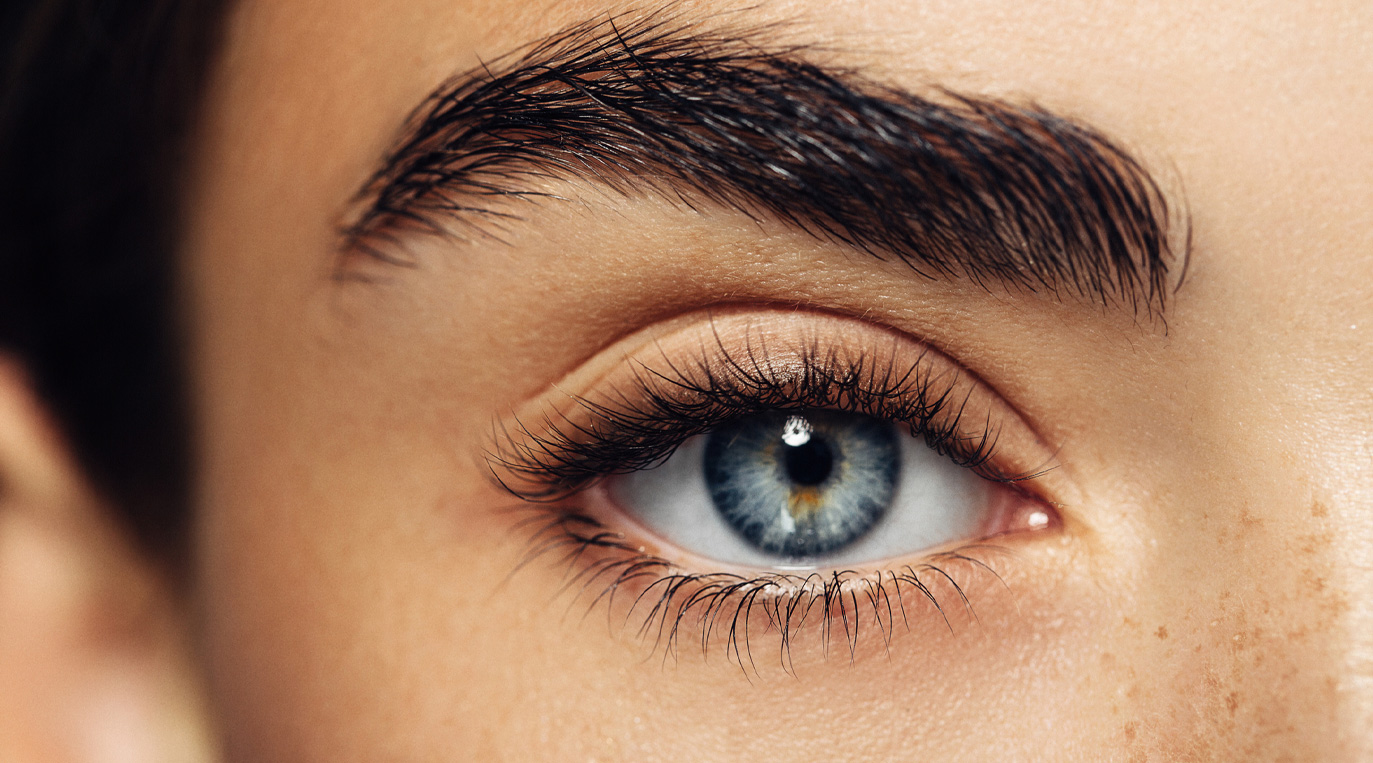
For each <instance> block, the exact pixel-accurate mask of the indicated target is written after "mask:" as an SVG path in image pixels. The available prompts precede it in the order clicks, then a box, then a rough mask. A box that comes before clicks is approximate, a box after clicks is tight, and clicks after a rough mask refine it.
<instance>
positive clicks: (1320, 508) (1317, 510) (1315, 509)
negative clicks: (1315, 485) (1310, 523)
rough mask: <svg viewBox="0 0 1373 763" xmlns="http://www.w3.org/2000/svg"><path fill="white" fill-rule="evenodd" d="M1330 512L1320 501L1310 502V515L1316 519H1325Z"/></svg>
mask: <svg viewBox="0 0 1373 763" xmlns="http://www.w3.org/2000/svg"><path fill="white" fill-rule="evenodd" d="M1329 514H1330V509H1327V508H1325V504H1323V503H1321V502H1320V501H1312V502H1311V516H1313V517H1315V518H1316V519H1325V518H1326V517H1327V516H1329Z"/></svg>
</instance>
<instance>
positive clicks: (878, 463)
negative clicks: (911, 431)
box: [704, 411, 901, 558]
mask: <svg viewBox="0 0 1373 763" xmlns="http://www.w3.org/2000/svg"><path fill="white" fill-rule="evenodd" d="M900 462H901V452H900V445H899V443H898V442H897V436H896V428H895V427H894V426H893V425H891V424H890V423H887V422H883V421H880V420H878V419H874V418H872V417H870V416H860V415H856V414H847V413H841V412H838V411H814V412H809V413H783V412H773V413H767V414H763V415H760V416H753V417H750V418H746V419H743V420H741V421H738V422H735V423H732V424H730V425H727V426H725V427H722V428H720V429H717V430H716V431H715V432H713V433H711V434H710V435H707V436H706V442H705V458H704V467H705V476H704V478H705V483H706V488H707V490H708V491H709V492H710V498H711V501H712V502H713V503H714V505H715V509H716V511H717V512H719V514H720V516H721V518H722V519H723V520H724V521H725V522H726V523H728V524H729V526H730V528H731V529H732V530H734V531H735V532H736V533H738V534H739V536H740V537H741V538H743V539H744V540H745V541H747V542H748V543H750V544H751V545H753V546H754V547H755V548H757V549H759V550H760V551H764V552H766V553H769V554H775V555H777V556H781V557H787V558H803V557H810V556H818V555H821V554H828V553H832V552H835V551H839V550H840V549H843V548H844V547H846V546H848V545H850V544H852V543H853V542H854V541H856V540H858V539H859V538H861V537H863V535H865V534H866V533H867V532H868V531H869V530H871V529H872V527H873V525H875V524H877V522H878V521H879V520H881V519H882V517H883V515H884V514H886V512H887V508H888V506H890V505H891V501H892V496H893V495H894V494H895V493H896V483H897V477H898V476H899V474H900Z"/></svg>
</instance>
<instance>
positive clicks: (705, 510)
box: [607, 419, 992, 571]
mask: <svg viewBox="0 0 1373 763" xmlns="http://www.w3.org/2000/svg"><path fill="white" fill-rule="evenodd" d="M801 422H803V423H804V419H801ZM808 430H809V427H808V426H806V427H801V426H793V421H792V420H788V422H787V428H786V429H785V430H784V432H783V437H784V439H785V438H786V437H788V436H790V437H791V438H792V439H794V440H797V442H795V443H793V442H791V441H790V440H787V441H786V442H787V444H788V445H803V444H805V442H806V441H807V440H808V439H809V437H810V432H809V431H808ZM708 437H709V435H701V436H699V437H693V438H692V439H690V440H687V441H686V442H685V443H683V444H682V445H681V446H680V447H678V449H677V451H676V452H675V453H673V454H672V456H670V457H669V458H668V459H667V460H666V461H665V462H664V463H663V464H661V465H660V466H658V467H656V468H653V469H646V470H643V471H638V472H632V473H630V474H624V475H619V476H616V477H613V478H611V479H610V480H609V481H608V483H607V488H608V492H609V494H610V498H611V500H612V501H613V502H614V503H615V504H616V505H617V506H618V507H620V508H621V509H623V510H624V511H626V512H628V513H629V514H631V515H632V516H633V517H634V518H635V519H637V520H638V521H639V522H641V523H643V525H644V526H645V527H646V528H648V529H649V530H650V531H652V532H653V533H654V534H656V535H657V536H659V537H660V538H661V539H662V540H664V541H666V542H667V543H669V544H672V545H674V546H677V547H679V548H681V549H683V550H684V551H687V552H690V553H692V554H695V555H698V556H701V557H705V558H707V559H711V560H714V561H718V562H721V563H724V564H732V565H739V566H745V567H756V568H767V569H783V570H797V571H800V570H811V569H817V568H820V567H833V566H843V565H861V564H864V563H875V562H880V561H883V560H886V559H892V558H897V557H902V556H910V555H912V554H916V553H919V552H921V551H924V550H927V549H932V548H936V547H939V546H944V545H947V544H950V543H954V542H957V541H960V540H970V539H973V538H975V537H976V535H977V533H978V530H979V529H980V528H981V527H983V526H984V525H985V523H986V521H987V516H986V515H987V512H988V511H989V510H990V506H991V499H992V494H991V488H992V486H991V484H990V483H988V482H987V481H986V480H984V479H982V478H981V477H978V476H977V475H976V474H974V473H973V472H972V471H971V470H969V469H967V468H965V467H961V466H958V465H957V464H955V463H953V462H952V461H951V460H949V459H948V458H947V457H944V456H941V455H939V454H937V453H935V452H934V451H932V450H930V449H929V448H928V447H927V446H926V445H925V444H924V443H922V442H921V441H920V440H917V439H915V438H913V437H910V436H908V435H905V434H902V435H901V436H900V438H899V440H900V443H901V468H900V470H899V472H898V478H897V486H896V492H895V494H894V496H893V498H892V503H891V506H890V507H888V509H887V511H886V513H885V514H884V515H883V517H882V518H881V519H880V520H879V521H878V522H877V524H876V525H874V526H873V528H872V529H871V530H869V531H868V532H867V533H866V534H865V535H863V536H862V537H860V538H859V539H857V540H856V541H854V542H853V543H852V544H850V545H849V546H847V547H845V548H843V549H840V550H839V551H836V552H834V553H832V554H827V555H824V556H818V557H815V558H810V559H800V560H798V559H788V558H781V557H778V556H776V555H773V554H771V553H768V552H765V551H763V550H761V549H758V548H756V547H754V546H753V545H752V544H750V543H749V542H748V541H746V540H744V539H743V538H742V537H740V535H739V534H738V533H737V532H736V531H735V530H734V529H733V528H732V527H731V526H730V525H729V523H728V522H727V521H726V520H725V519H724V518H723V517H722V516H721V515H720V513H719V511H717V510H716V508H715V504H714V502H713V501H712V500H711V497H710V490H709V487H708V486H707V484H706V479H705V469H704V465H703V462H704V458H705V444H706V440H707V438H708ZM802 438H804V439H802Z"/></svg>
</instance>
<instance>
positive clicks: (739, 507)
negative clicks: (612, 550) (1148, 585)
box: [609, 410, 989, 568]
mask: <svg viewBox="0 0 1373 763" xmlns="http://www.w3.org/2000/svg"><path fill="white" fill-rule="evenodd" d="M609 491H610V496H611V498H612V500H613V501H614V502H615V503H616V504H617V505H619V506H620V507H621V508H622V509H623V510H625V511H626V512H628V513H629V514H630V515H632V516H633V517H635V518H637V519H638V520H639V521H641V522H642V523H643V524H644V525H646V526H647V527H648V528H649V529H651V530H653V531H654V532H655V533H656V534H657V535H659V536H660V537H661V538H662V539H663V540H666V541H668V542H669V543H672V544H674V545H676V546H678V547H680V548H682V549H684V550H686V551H689V552H692V553H695V554H699V555H701V556H704V557H707V558H710V559H712V560H715V561H720V562H727V563H735V564H741V565H748V566H759V567H774V568H776V567H784V568H806V567H816V566H820V565H830V564H850V563H861V562H874V561H880V560H882V559H886V558H890V557H894V556H900V555H903V554H910V553H914V552H917V551H921V550H924V549H928V548H932V547H934V546H939V545H942V544H945V543H949V542H953V541H958V540H963V539H970V538H972V537H974V536H975V535H976V534H977V530H978V528H979V527H980V526H982V525H983V524H984V520H985V515H986V513H987V508H986V507H987V504H988V502H989V490H988V483H987V482H986V481H984V480H982V479H981V478H979V477H977V476H976V475H974V474H972V473H971V472H970V471H969V470H967V469H965V468H963V467H960V466H958V465H957V464H955V463H953V462H952V461H951V460H949V459H948V458H945V457H943V456H941V455H939V454H937V453H935V452H933V451H932V450H930V449H929V448H928V447H926V446H925V445H924V443H923V442H921V441H920V440H917V439H916V438H913V437H911V436H909V435H907V434H905V433H903V432H901V431H898V429H897V427H896V425H894V424H892V423H891V422H888V421H883V420H881V419H877V418H874V417H871V416H865V415H862V414H857V413H848V412H843V411H834V410H804V411H770V412H766V413H762V414H758V415H754V416H750V417H746V418H742V419H738V420H736V421H733V422H730V423H728V424H726V425H724V426H721V427H719V428H717V429H716V430H715V431H713V432H711V433H710V434H707V435H702V436H700V437H695V438H692V439H691V440H688V441H687V442H685V443H683V444H682V446H681V447H679V448H678V449H677V451H676V452H675V453H674V454H673V455H672V456H671V457H669V458H668V459H667V461H666V462H664V463H663V464H662V465H661V466H658V467H656V468H654V469H648V470H644V471H640V472H635V473H632V474H626V475H621V476H618V477H615V478H612V480H611V481H610V484H609Z"/></svg>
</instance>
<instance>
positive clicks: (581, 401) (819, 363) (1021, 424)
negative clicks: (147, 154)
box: [485, 311, 1076, 500]
mask: <svg viewBox="0 0 1373 763" xmlns="http://www.w3.org/2000/svg"><path fill="white" fill-rule="evenodd" d="M684 318H685V319H686V320H684V321H683V323H684V325H683V326H682V327H679V328H677V329H675V330H674V331H673V333H672V334H671V335H670V338H668V339H664V338H663V337H658V338H656V339H654V340H652V341H650V342H648V343H644V344H640V345H639V346H640V348H641V349H639V350H621V351H620V352H616V351H615V350H613V349H611V350H609V351H607V352H603V353H601V355H602V356H607V355H608V356H609V358H610V360H611V362H612V363H613V366H612V367H613V368H618V369H619V371H618V372H616V371H613V370H610V371H607V370H602V371H599V372H596V373H593V374H592V375H591V377H590V378H580V379H578V378H576V375H574V377H573V378H572V379H570V380H564V381H562V382H560V383H558V384H556V385H554V386H553V387H552V388H551V389H550V390H549V391H548V392H545V393H544V394H542V395H540V396H539V397H538V398H536V399H535V400H533V401H530V402H528V403H526V404H525V405H523V406H521V407H520V410H519V411H517V412H514V413H512V415H510V416H508V417H504V418H503V419H502V420H500V421H498V422H497V425H496V427H495V429H494V430H493V434H494V437H493V439H492V441H491V443H490V445H489V446H488V449H487V452H486V456H485V457H486V460H487V463H488V465H489V466H490V467H492V470H493V474H494V475H495V476H496V478H497V481H498V482H501V483H502V484H503V485H504V486H505V487H506V488H507V489H508V490H509V491H510V492H512V493H514V494H516V495H519V496H521V497H524V498H526V499H529V498H534V499H536V500H559V499H560V498H561V497H562V496H564V495H567V494H569V493H572V492H575V490H576V489H579V487H580V484H579V485H576V486H560V485H559V484H555V483H546V482H545V483H540V482H537V481H536V482H535V483H532V488H533V489H534V490H535V491H536V492H537V490H547V491H548V492H546V493H544V494H541V495H535V493H534V492H529V490H522V489H521V488H520V487H519V486H518V480H520V479H521V473H522V471H523V472H526V473H527V474H526V476H531V475H532V476H535V477H538V478H544V477H546V476H547V475H549V474H553V473H554V472H559V469H557V468H555V467H556V466H557V464H556V462H557V461H558V459H561V458H565V457H568V456H569V455H570V456H571V457H573V458H576V457H579V455H580V454H579V453H578V452H577V450H576V448H575V447H574V444H573V443H568V442H565V441H566V440H567V439H569V438H570V437H575V436H577V435H578V433H579V431H580V430H581V429H583V428H585V427H587V426H604V427H608V428H611V429H613V430H615V431H616V432H617V433H618V432H620V431H622V429H623V427H622V425H621V424H620V423H617V422H616V420H615V417H616V416H619V415H620V414H621V413H624V414H628V415H629V416H631V417H634V416H638V417H640V418H641V419H644V420H648V419H652V416H653V415H655V414H661V413H662V412H661V411H657V412H654V413H649V412H647V410H646V409H644V408H643V407H642V406H643V405H645V403H644V402H643V401H642V399H641V395H642V394H643V393H642V391H641V390H642V385H641V384H639V383H636V382H630V383H629V384H628V386H630V387H634V388H635V389H633V390H631V391H630V392H629V393H628V394H626V395H619V394H618V393H617V384H625V383H626V378H627V377H626V376H625V375H624V374H626V373H629V374H630V376H631V377H632V376H633V375H634V374H635V373H637V372H636V371H635V370H634V363H636V362H638V363H643V362H644V361H643V359H644V358H647V359H648V364H649V365H651V366H654V367H657V368H660V369H663V370H664V371H665V372H667V374H668V379H667V383H669V384H670V383H673V381H674V378H677V377H676V375H677V374H681V373H683V368H681V367H680V366H682V365H683V364H686V365H689V364H692V363H696V362H699V361H700V360H701V358H702V357H703V355H702V353H704V356H705V357H709V356H710V355H711V354H712V353H715V355H714V357H715V359H716V360H720V359H721V358H722V357H724V358H725V359H726V361H727V362H736V361H742V362H745V363H751V362H754V361H755V360H757V361H758V362H762V363H765V364H766V363H778V362H782V360H783V359H784V358H790V359H791V361H795V360H796V359H797V358H799V357H801V356H803V355H807V354H808V353H809V354H810V360H809V361H806V362H803V363H801V364H800V367H802V369H803V372H804V373H813V372H817V371H818V372H819V373H826V372H827V371H826V368H827V366H826V363H827V362H829V361H833V360H835V358H829V361H827V360H826V358H825V357H824V356H825V355H826V354H827V353H832V352H833V351H834V350H835V348H839V351H840V352H842V353H844V354H846V355H847V356H849V357H854V356H855V355H856V356H858V357H859V358H860V360H861V362H862V363H865V364H867V368H868V369H869V370H872V371H875V372H876V373H878V374H882V373H883V369H887V368H890V369H893V370H894V371H895V372H896V373H906V372H908V370H909V369H910V368H911V364H912V359H913V358H914V357H915V356H919V363H920V364H921V365H922V366H923V367H924V368H923V370H920V371H919V374H920V375H921V377H920V379H919V381H920V382H921V383H926V384H930V383H933V385H934V387H935V389H934V390H933V392H934V393H935V394H938V392H939V391H941V390H943V389H956V390H958V391H957V392H956V393H955V394H956V395H965V394H966V395H968V396H969V399H973V400H974V402H975V403H976V411H977V415H983V414H985V415H986V416H988V417H989V421H990V422H995V423H997V425H998V429H997V432H996V435H995V436H996V437H998V438H1001V437H1005V438H1006V439H1007V440H1008V441H1009V442H1010V445H1009V446H1008V447H1009V448H1010V449H1011V450H1012V451H1013V453H1012V454H1011V455H1014V456H1015V458H1013V459H1007V458H1001V457H1000V455H999V456H998V461H997V462H996V463H993V464H990V465H989V466H988V467H987V468H988V473H987V474H984V476H988V477H989V478H993V479H1000V480H1002V481H1009V482H1015V481H1020V480H1025V479H1032V478H1034V479H1038V478H1040V477H1042V476H1044V473H1045V471H1046V470H1047V469H1051V468H1053V467H1054V466H1055V465H1056V463H1057V462H1056V458H1055V455H1054V453H1055V451H1054V449H1053V448H1051V447H1050V446H1049V445H1048V444H1047V443H1046V442H1045V441H1044V440H1043V439H1042V437H1040V435H1039V434H1038V433H1037V432H1036V431H1035V430H1034V428H1033V427H1032V426H1030V425H1029V423H1028V422H1027V421H1026V420H1025V419H1024V418H1023V417H1022V416H1021V415H1020V414H1019V413H1018V412H1016V411H1015V410H1014V408H1012V407H1010V405H1009V404H1008V403H1006V402H1005V401H1004V400H1003V399H1002V398H1001V397H1000V396H999V395H997V394H996V392H995V391H994V390H993V389H992V388H991V387H990V386H989V385H987V384H986V383H985V382H983V381H982V380H981V379H980V378H978V377H977V375H976V374H973V373H972V372H970V371H968V370H967V369H964V368H962V367H961V366H960V365H959V364H957V363H956V362H955V361H954V360H952V359H951V358H948V357H945V356H944V354H943V353H941V352H939V351H938V350H935V349H934V348H931V347H929V346H926V345H923V344H920V343H918V342H917V341H916V340H915V339H913V338H910V337H904V338H903V337H902V336H901V335H899V334H896V333H894V332H891V331H890V330H888V329H886V328H884V327H880V326H875V325H871V324H868V323H867V322H865V321H861V320H858V319H853V318H845V317H841V316H836V315H832V314H823V313H816V314H807V313H797V312H795V311H787V312H781V311H771V312H770V311H757V312H740V313H735V314H730V315H727V316H716V315H711V314H707V315H705V316H697V317H696V319H694V320H693V319H691V318H690V316H685V317H684ZM722 332H723V333H725V334H729V335H730V337H731V338H730V339H728V340H722V339H721V338H720V337H721V334H722ZM750 332H756V333H752V334H750ZM749 335H751V336H752V337H753V338H744V339H741V338H740V337H741V336H749ZM640 341H641V342H642V340H640ZM726 341H727V342H728V343H729V345H730V347H729V348H726V347H725V346H724V345H725V342H726ZM664 342H667V343H668V344H670V345H671V346H670V347H667V348H665V347H664ZM750 342H753V344H750ZM769 343H771V348H769V347H768V346H767V345H768V344H769ZM711 345H717V346H714V347H711ZM898 347H899V348H901V349H900V352H901V357H902V358H904V360H897V359H896V355H895V353H896V352H897V349H898ZM755 350H756V351H758V353H759V354H758V355H757V356H754V357H752V358H751V357H750V353H753V352H754V351H755ZM622 353H623V354H622ZM886 353H892V354H893V356H892V357H891V358H890V359H889V358H887V357H886ZM731 355H732V356H733V357H725V356H731ZM616 358H618V359H616ZM599 359H600V360H604V359H605V358H604V357H601V358H599ZM838 361H839V363H838V365H837V366H835V365H833V364H831V366H829V368H841V369H842V368H847V367H850V366H849V365H848V363H849V361H848V360H845V359H844V358H842V357H841V358H838ZM889 361H890V362H891V363H893V365H891V366H887V365H884V364H886V363H888V362H889ZM674 365H675V366H677V367H674ZM626 369H628V371H627V370H626ZM744 373H745V375H747V376H753V377H754V378H761V379H763V380H764V381H765V382H766V383H771V382H772V380H775V379H779V378H781V377H778V376H770V375H769V374H768V372H761V371H760V372H757V374H750V373H749V372H748V371H747V370H745V371H744ZM686 375H688V376H689V375H690V369H689V368H687V369H686ZM617 378H618V379H619V381H618V382H617V381H616V379H617ZM745 381H746V382H747V381H749V380H747V379H746V380H745ZM897 381H899V380H897V379H889V380H888V383H889V384H894V383H895V382H897ZM946 384H947V386H944V385H946ZM868 386H869V388H871V385H868ZM620 391H623V390H620ZM973 393H976V394H975V395H974V394H973ZM908 395H909V391H908V390H897V391H894V392H893V396H892V399H894V400H899V399H906V400H909V396H908ZM631 398H632V399H631ZM758 399H759V398H750V399H749V400H748V401H745V402H746V404H747V405H748V406H756V405H758V404H759V403H758V402H757V401H758ZM777 399H778V401H780V403H781V404H785V405H786V407H794V406H795V404H796V401H795V400H794V399H792V398H791V397H789V396H788V394H787V393H785V392H782V393H780V394H779V395H778V398H777ZM588 401H590V403H591V406H590V407H589V406H588V405H587V403H588ZM953 402H954V404H953V405H951V406H946V410H943V411H939V412H937V413H936V415H938V416H940V417H942V418H941V420H946V419H948V418H949V417H950V416H951V415H953V414H957V415H960V416H961V415H962V411H953V410H951V409H952V408H956V407H957V403H958V402H959V401H957V400H955V401H953ZM598 405H606V406H608V408H610V409H611V410H609V411H608V412H609V413H610V418H608V419H607V418H598V416H597V411H595V410H593V408H594V407H595V406H598ZM827 407H828V406H827ZM849 409H851V410H857V409H856V408H854V407H852V406H849ZM569 410H571V415H569V413H568V411H569ZM749 410H750V411H752V410H754V408H752V407H750V408H749ZM588 411H590V414H588ZM605 412H606V411H602V412H601V413H605ZM861 412H865V413H870V414H871V415H883V412H882V411H880V410H863V411H861ZM993 414H995V415H993ZM702 415H704V414H702ZM665 418H669V419H674V418H675V417H673V416H666V417H665ZM715 423H719V422H717V421H714V420H712V421H709V422H701V427H700V428H701V431H700V432H697V431H690V432H687V431H683V432H677V434H680V435H681V436H682V437H683V438H685V437H687V436H691V435H694V434H700V433H703V432H705V431H708V430H709V429H710V428H711V426H713V425H714V424H715ZM972 424H976V422H972ZM972 424H970V426H972ZM631 426H632V424H631ZM675 431H676V430H674V432H675ZM952 431H953V430H952V429H950V432H952ZM959 431H960V432H964V433H966V432H967V431H971V430H970V429H969V430H959ZM983 431H986V430H983ZM654 432H655V433H656V432H659V428H657V427H656V426H655V427H654ZM582 434H585V432H582ZM999 445H1000V443H981V444H977V445H975V446H973V447H968V448H965V449H964V450H966V451H968V452H969V456H970V457H971V456H972V455H975V454H976V453H980V452H984V451H985V452H988V453H990V451H991V450H992V449H993V448H997V447H998V446H999ZM531 449H532V450H531ZM657 455H658V454H656V453H646V454H645V458H654V457H656V456H657ZM661 455H663V456H665V455H666V453H662V454H661ZM615 457H616V458H617V459H622V458H624V455H623V454H621V453H616V454H615ZM546 459H552V461H547V460H546ZM1002 462H1005V463H1004V464H1003V463H1002ZM570 468H572V467H570ZM577 469H581V470H582V471H584V472H585V474H586V475H587V476H588V478H592V477H596V476H599V475H600V474H602V473H603V472H604V471H605V470H604V469H601V468H600V465H598V464H596V463H592V462H588V463H585V464H582V463H578V464H576V465H575V468H573V471H576V470H577ZM997 470H1000V472H1001V473H1002V476H998V474H997ZM570 473H571V472H569V474H570ZM559 476H561V472H559ZM505 480H512V481H511V482H509V483H507V482H505ZM1050 482H1051V483H1052V484H1051V485H1049V486H1048V487H1050V488H1052V490H1051V492H1052V493H1053V494H1054V495H1055V496H1057V497H1058V498H1059V499H1061V500H1071V497H1072V496H1075V495H1076V489H1075V488H1073V487H1072V485H1071V484H1070V481H1069V480H1067V479H1066V477H1065V475H1062V474H1055V475H1053V477H1052V479H1050ZM1039 497H1041V498H1045V499H1047V498H1048V497H1049V496H1039Z"/></svg>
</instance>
